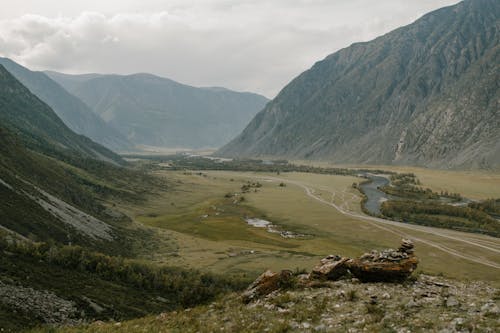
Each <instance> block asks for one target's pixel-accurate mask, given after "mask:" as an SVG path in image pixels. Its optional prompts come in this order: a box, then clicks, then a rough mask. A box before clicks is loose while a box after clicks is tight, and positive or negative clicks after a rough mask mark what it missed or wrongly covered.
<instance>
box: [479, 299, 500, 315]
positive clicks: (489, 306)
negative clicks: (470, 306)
mask: <svg viewBox="0 0 500 333" xmlns="http://www.w3.org/2000/svg"><path fill="white" fill-rule="evenodd" d="M481 312H482V313H484V314H487V315H498V314H500V309H499V308H498V306H497V305H496V304H495V303H493V302H489V303H486V304H485V305H483V306H482V307H481Z"/></svg>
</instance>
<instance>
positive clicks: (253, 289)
mask: <svg viewBox="0 0 500 333" xmlns="http://www.w3.org/2000/svg"><path fill="white" fill-rule="evenodd" d="M292 278H293V274H292V272H291V271H289V270H283V271H281V272H280V273H275V272H271V271H270V270H267V271H265V272H264V273H262V274H261V275H260V276H259V277H258V278H257V279H256V280H255V281H254V282H253V283H252V284H251V285H250V286H248V288H247V289H246V290H245V291H244V292H243V294H242V295H241V298H242V300H243V302H245V303H249V302H251V301H253V300H255V299H257V298H259V297H261V296H265V295H268V294H270V293H272V292H273V291H275V290H278V289H280V288H281V287H282V286H284V285H286V284H287V283H289V282H290V281H291V279H292Z"/></svg>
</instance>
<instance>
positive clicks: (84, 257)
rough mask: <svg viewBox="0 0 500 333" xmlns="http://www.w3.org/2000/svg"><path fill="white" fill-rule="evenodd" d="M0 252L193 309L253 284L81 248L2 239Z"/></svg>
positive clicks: (0, 239) (237, 278)
mask: <svg viewBox="0 0 500 333" xmlns="http://www.w3.org/2000/svg"><path fill="white" fill-rule="evenodd" d="M0 250H1V251H6V252H8V253H13V254H15V255H21V256H27V257H31V258H33V259H35V260H37V261H43V262H45V263H47V264H48V265H54V266H58V267H63V268H66V269H71V270H78V271H81V272H86V273H91V274H95V275H96V276H98V277H99V278H101V279H103V280H107V281H112V282H117V283H121V284H125V285H129V286H132V287H134V288H137V289H140V290H151V291H157V292H159V293H160V294H161V295H162V296H163V297H165V298H166V299H168V300H169V301H170V302H172V303H174V304H176V305H178V306H181V307H190V306H194V305H196V304H200V303H203V302H208V301H210V300H212V299H214V298H215V297H216V296H217V295H219V294H222V293H225V292H229V291H235V290H241V289H243V288H244V287H246V286H247V285H248V283H249V281H248V280H246V279H243V278H241V277H237V276H221V275H215V274H210V273H202V272H199V271H197V270H192V269H183V268H177V267H165V266H156V265H152V264H145V263H142V262H138V261H135V260H130V259H124V258H122V257H115V256H108V255H105V254H102V253H98V252H93V251H89V250H86V249H84V248H82V247H79V246H61V247H59V246H55V245H51V244H48V243H31V242H26V241H19V240H15V239H13V238H12V237H11V236H4V237H0Z"/></svg>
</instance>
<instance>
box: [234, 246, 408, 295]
mask: <svg viewBox="0 0 500 333" xmlns="http://www.w3.org/2000/svg"><path fill="white" fill-rule="evenodd" d="M417 265H418V259H417V257H416V256H415V254H414V245H413V242H412V241H411V240H408V239H403V240H402V243H401V246H400V247H399V249H397V250H394V249H386V250H382V251H376V250H373V251H371V252H368V253H364V254H363V255H361V256H360V257H359V258H356V259H351V258H347V257H342V256H339V255H329V256H327V257H325V258H323V259H321V260H320V263H319V264H318V265H317V266H315V267H314V268H313V270H312V272H311V273H310V274H307V275H304V274H302V275H300V276H298V277H294V276H293V273H292V271H289V270H283V271H281V272H280V273H275V272H271V271H269V270H268V271H266V272H264V273H263V274H262V275H260V276H259V277H258V278H257V279H256V280H255V281H254V282H253V283H252V284H251V285H250V286H249V287H248V288H247V289H246V290H245V292H243V294H242V296H241V297H242V300H243V301H244V302H245V303H248V302H251V301H253V300H256V299H258V298H259V297H261V296H264V295H268V294H270V293H272V292H273V291H275V290H278V289H280V288H287V287H291V286H293V285H294V284H298V285H300V286H302V287H308V286H313V285H315V284H317V283H318V282H322V281H328V280H329V281H335V280H338V279H340V278H343V277H345V276H347V275H348V274H352V275H353V276H354V277H356V278H357V279H359V280H360V281H362V282H402V281H404V280H406V279H407V278H408V277H409V276H410V275H411V274H412V273H413V272H414V271H415V269H416V268H417Z"/></svg>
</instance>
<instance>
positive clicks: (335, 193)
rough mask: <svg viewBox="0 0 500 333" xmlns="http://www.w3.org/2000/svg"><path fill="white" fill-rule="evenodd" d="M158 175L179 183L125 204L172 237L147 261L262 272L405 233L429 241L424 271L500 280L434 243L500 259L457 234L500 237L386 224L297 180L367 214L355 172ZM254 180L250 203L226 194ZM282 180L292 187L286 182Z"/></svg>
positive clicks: (493, 271) (391, 242) (491, 243)
mask: <svg viewBox="0 0 500 333" xmlns="http://www.w3.org/2000/svg"><path fill="white" fill-rule="evenodd" d="M158 175H159V176H160V177H166V178H167V179H169V180H170V182H169V183H170V184H175V186H174V187H170V189H169V191H165V192H163V193H160V194H158V195H157V196H155V197H151V198H150V199H149V200H148V202H147V203H146V204H145V205H140V206H139V205H138V206H130V205H129V206H127V207H122V208H124V209H126V210H127V212H128V213H129V214H130V215H131V216H133V217H134V218H135V219H136V220H137V221H139V222H141V223H143V224H145V225H147V226H150V227H154V228H156V229H157V230H158V231H159V233H160V235H162V236H163V237H162V238H163V239H166V241H165V243H163V242H159V243H158V244H157V248H158V250H157V251H155V252H154V253H151V252H146V251H145V252H144V253H143V254H142V256H143V257H144V259H147V260H154V261H157V262H161V263H168V264H173V265H180V266H184V267H196V268H201V269H207V270H212V271H216V272H221V271H225V272H246V273H248V274H249V275H252V276H255V275H257V274H258V273H260V272H262V271H263V270H265V269H267V268H270V269H272V270H279V269H283V268H292V269H293V268H296V267H300V268H306V269H310V268H312V266H314V265H315V264H316V263H317V261H318V259H319V258H321V257H322V256H325V255H327V254H331V253H339V254H343V255H347V256H358V255H360V254H362V253H363V252H365V251H368V250H370V249H374V248H376V249H380V248H385V247H392V248H394V247H397V246H398V245H399V242H400V240H401V238H402V237H415V238H418V239H422V240H423V241H417V242H416V246H417V254H418V255H419V257H420V258H421V264H420V265H419V269H420V270H422V271H425V272H428V273H432V274H444V275H446V276H448V277H452V278H457V279H471V280H473V279H479V280H486V281H491V282H493V283H494V284H499V283H500V280H499V278H498V268H494V267H490V266H487V265H483V264H480V263H477V262H472V261H470V260H467V259H466V258H462V257H460V256H456V255H452V254H450V253H447V252H446V251H443V250H441V249H439V248H437V247H436V246H433V245H432V244H434V245H436V244H438V245H439V246H443V247H445V249H447V250H451V251H452V252H453V253H459V254H460V253H464V254H467V256H470V257H474V258H479V260H484V261H486V262H491V263H493V264H498V252H495V251H491V250H487V249H484V248H481V247H478V246H473V245H470V244H467V243H464V242H461V241H457V240H456V239H454V238H456V237H466V238H467V240H468V241H470V242H474V243H478V244H484V245H487V247H489V248H492V247H493V248H496V249H498V250H500V244H499V241H498V239H494V238H491V237H486V236H482V235H469V234H465V236H464V234H461V233H457V232H452V231H446V235H447V236H446V237H443V236H439V235H436V234H433V233H429V232H426V231H420V230H408V229H405V228H400V227H396V226H378V225H376V223H373V222H369V221H365V220H362V219H359V218H356V217H351V216H347V215H344V214H342V213H340V212H339V211H338V210H336V209H335V208H333V207H331V206H328V205H326V204H324V203H322V202H319V201H318V200H316V199H314V198H312V197H309V196H307V195H306V193H305V191H304V188H302V187H300V186H298V185H297V184H299V183H300V184H307V186H309V187H310V188H312V189H313V190H314V194H315V195H316V196H318V197H320V198H322V199H324V200H326V201H328V202H333V203H335V204H337V205H341V206H342V208H344V209H346V210H349V211H352V212H354V213H359V211H360V208H359V200H360V196H359V193H357V191H356V190H354V189H352V188H351V185H352V183H353V182H359V181H360V179H357V178H354V177H346V176H332V175H316V174H301V173H287V174H283V173H282V174H281V175H279V176H277V175H275V174H263V173H251V172H248V173H242V172H225V171H224V172H223V171H217V172H216V171H210V172H203V173H201V174H198V173H183V172H173V171H159V172H158ZM273 177H274V178H276V177H279V178H280V179H281V180H277V179H272V178H273ZM248 181H258V182H260V183H261V184H262V187H259V188H257V189H251V191H250V192H249V193H245V194H243V196H244V201H239V199H238V198H239V197H238V196H231V197H230V198H227V197H226V195H227V194H228V193H229V194H231V195H234V193H240V192H241V186H242V185H244V184H245V183H246V182H248ZM282 181H283V182H284V183H285V185H286V186H284V187H282V186H279V183H280V182H282ZM255 190H256V192H255ZM470 193H472V192H470ZM245 217H255V218H263V219H266V220H268V221H271V222H272V223H273V224H275V225H278V226H279V228H280V229H281V230H287V231H293V232H296V233H300V234H304V235H306V236H305V237H303V238H296V239H285V238H283V237H281V236H280V235H278V234H272V233H269V232H267V231H266V230H265V229H264V228H255V227H252V226H249V225H248V224H246V223H245V221H244V218H245ZM440 232H441V231H440Z"/></svg>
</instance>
